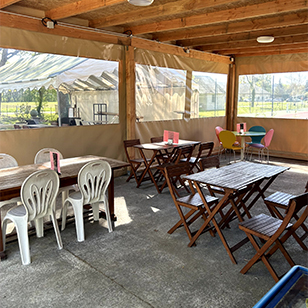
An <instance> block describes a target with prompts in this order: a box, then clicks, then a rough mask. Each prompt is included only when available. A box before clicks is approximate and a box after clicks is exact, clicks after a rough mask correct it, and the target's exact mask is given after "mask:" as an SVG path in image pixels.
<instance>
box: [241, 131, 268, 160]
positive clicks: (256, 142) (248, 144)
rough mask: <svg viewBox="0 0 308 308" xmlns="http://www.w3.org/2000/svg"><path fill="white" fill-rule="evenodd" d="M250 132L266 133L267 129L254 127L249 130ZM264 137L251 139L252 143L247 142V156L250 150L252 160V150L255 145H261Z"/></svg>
mask: <svg viewBox="0 0 308 308" xmlns="http://www.w3.org/2000/svg"><path fill="white" fill-rule="evenodd" d="M249 131H250V132H262V133H264V134H265V133H266V129H265V128H264V127H263V126H252V127H250V128H249ZM263 137H264V136H254V137H250V138H251V141H250V142H246V155H247V156H248V155H249V153H248V150H249V149H250V151H251V153H250V160H251V158H252V149H253V144H261V140H262V139H263Z"/></svg>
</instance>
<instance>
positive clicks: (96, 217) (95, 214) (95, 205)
mask: <svg viewBox="0 0 308 308" xmlns="http://www.w3.org/2000/svg"><path fill="white" fill-rule="evenodd" d="M91 206H92V212H93V219H94V221H99V202H96V203H92V204H91Z"/></svg>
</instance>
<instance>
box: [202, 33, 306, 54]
mask: <svg viewBox="0 0 308 308" xmlns="http://www.w3.org/2000/svg"><path fill="white" fill-rule="evenodd" d="M305 42H306V43H307V47H308V35H307V34H303V35H294V36H286V37H279V38H276V39H275V40H274V42H272V43H270V45H271V46H280V45H286V44H296V43H305ZM264 46H266V45H265V44H260V43H258V42H257V40H256V39H253V40H249V41H238V42H227V43H216V44H207V45H205V46H202V48H200V50H203V51H210V52H211V51H218V50H225V49H233V50H237V49H242V48H247V47H262V48H263V47H264Z"/></svg>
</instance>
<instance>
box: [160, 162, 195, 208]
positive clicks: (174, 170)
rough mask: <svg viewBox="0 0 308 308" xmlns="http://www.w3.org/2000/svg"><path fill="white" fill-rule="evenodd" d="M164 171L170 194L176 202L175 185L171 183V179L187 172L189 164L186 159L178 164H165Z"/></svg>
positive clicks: (188, 171)
mask: <svg viewBox="0 0 308 308" xmlns="http://www.w3.org/2000/svg"><path fill="white" fill-rule="evenodd" d="M164 173H165V178H166V180H167V184H168V187H169V190H170V194H171V196H172V198H173V200H174V202H176V199H177V197H176V187H175V186H174V185H173V180H174V179H177V178H179V177H180V176H181V175H186V174H189V173H190V164H189V162H188V161H185V162H180V163H178V164H171V165H166V167H165V170H164Z"/></svg>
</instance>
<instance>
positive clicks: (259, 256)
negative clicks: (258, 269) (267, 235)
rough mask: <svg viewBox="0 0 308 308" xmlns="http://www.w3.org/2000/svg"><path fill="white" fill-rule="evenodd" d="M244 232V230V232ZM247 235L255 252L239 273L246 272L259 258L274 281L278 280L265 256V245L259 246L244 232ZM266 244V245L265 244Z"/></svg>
mask: <svg viewBox="0 0 308 308" xmlns="http://www.w3.org/2000/svg"><path fill="white" fill-rule="evenodd" d="M245 233H246V232H245ZM246 235H247V237H248V238H249V240H250V242H251V244H252V246H253V247H254V248H255V250H256V251H257V253H256V254H255V255H254V256H253V257H252V258H251V259H250V261H249V262H248V263H247V264H246V265H245V266H244V267H243V268H242V270H241V274H245V273H247V271H248V270H249V269H250V268H251V267H252V266H253V265H254V264H255V263H256V262H257V261H258V260H259V259H261V260H262V262H263V263H264V265H265V266H266V268H267V269H268V271H269V272H270V274H271V275H272V277H273V278H274V280H275V282H278V281H279V277H278V275H277V273H276V272H275V270H274V268H273V267H272V266H271V264H270V263H269V261H268V259H267V257H265V255H264V253H265V251H266V250H267V249H265V246H263V247H260V246H259V245H258V243H257V242H256V241H255V239H254V237H253V236H252V235H251V234H250V233H246ZM266 246H268V245H266Z"/></svg>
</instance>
